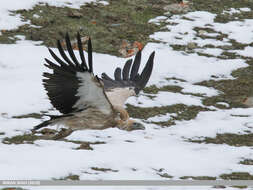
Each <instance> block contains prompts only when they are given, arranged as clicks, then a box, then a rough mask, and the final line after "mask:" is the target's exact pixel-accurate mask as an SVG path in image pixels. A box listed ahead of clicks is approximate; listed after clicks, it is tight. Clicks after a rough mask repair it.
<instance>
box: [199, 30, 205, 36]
mask: <svg viewBox="0 0 253 190" xmlns="http://www.w3.org/2000/svg"><path fill="white" fill-rule="evenodd" d="M198 33H199V35H204V34H205V33H206V31H205V30H199V32H198Z"/></svg>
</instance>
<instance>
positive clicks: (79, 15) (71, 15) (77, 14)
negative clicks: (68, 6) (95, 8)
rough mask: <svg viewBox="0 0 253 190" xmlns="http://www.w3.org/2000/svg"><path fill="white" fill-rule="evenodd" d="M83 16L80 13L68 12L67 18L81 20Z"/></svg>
mask: <svg viewBox="0 0 253 190" xmlns="http://www.w3.org/2000/svg"><path fill="white" fill-rule="evenodd" d="M82 16H83V15H82V13H80V12H78V11H69V12H68V17H71V18H81V17H82Z"/></svg>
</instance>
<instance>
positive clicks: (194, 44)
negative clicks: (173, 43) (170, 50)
mask: <svg viewBox="0 0 253 190" xmlns="http://www.w3.org/2000/svg"><path fill="white" fill-rule="evenodd" d="M187 48H188V49H195V48H197V44H196V43H194V42H189V43H188V44H187Z"/></svg>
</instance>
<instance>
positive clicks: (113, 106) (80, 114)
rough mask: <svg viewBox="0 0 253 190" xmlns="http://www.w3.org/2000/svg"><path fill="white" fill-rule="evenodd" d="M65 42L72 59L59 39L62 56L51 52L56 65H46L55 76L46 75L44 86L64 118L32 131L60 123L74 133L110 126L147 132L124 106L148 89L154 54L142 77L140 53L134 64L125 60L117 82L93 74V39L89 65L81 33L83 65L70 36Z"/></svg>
mask: <svg viewBox="0 0 253 190" xmlns="http://www.w3.org/2000/svg"><path fill="white" fill-rule="evenodd" d="M65 41H66V47H67V51H68V54H69V56H67V55H66V53H65V52H64V50H63V47H62V45H61V42H60V41H59V40H58V41H57V48H58V50H59V53H60V56H61V57H58V56H57V55H56V54H55V53H54V52H53V51H52V50H51V49H49V53H50V54H51V56H52V57H53V58H54V60H55V62H56V63H57V64H56V63H53V62H52V61H50V60H48V59H45V61H46V64H45V66H46V67H48V68H49V69H51V70H52V73H47V72H45V73H43V76H44V77H45V79H43V85H44V88H45V89H46V91H47V95H48V97H49V100H50V102H51V104H52V105H53V106H54V107H55V108H56V109H57V110H59V111H60V112H61V113H62V115H60V116H50V117H51V119H50V120H48V121H45V122H43V123H41V124H39V125H37V126H35V127H34V129H33V130H37V129H40V128H42V127H45V126H48V125H57V124H63V125H64V126H67V127H69V128H70V129H72V130H77V129H105V128H109V127H118V128H120V129H124V130H137V129H145V128H144V126H143V125H142V124H140V123H138V122H135V121H134V120H131V119H129V115H128V113H127V111H126V110H125V109H124V103H125V101H126V100H127V98H128V97H130V96H134V95H137V94H138V93H139V92H140V91H141V90H142V89H143V88H144V87H145V86H146V84H147V82H148V80H149V78H150V76H151V73H152V69H153V61H154V55H155V52H153V53H151V55H150V57H149V59H148V61H147V63H146V65H145V67H144V69H143V71H142V72H141V74H139V73H138V70H139V67H140V62H141V50H140V51H139V52H138V53H137V54H136V56H135V59H134V61H133V62H132V59H129V60H127V61H126V63H125V65H124V68H123V70H121V68H119V67H117V68H116V69H115V71H114V79H112V78H110V77H109V76H108V75H107V74H105V73H102V76H101V78H99V77H98V76H96V75H94V73H93V60H92V44H91V40H90V39H89V40H88V64H87V62H86V60H85V57H84V53H83V47H82V42H81V38H80V34H79V33H78V34H77V46H78V51H79V55H80V60H81V63H80V62H79V61H78V60H77V58H76V56H75V54H74V51H73V48H72V45H71V42H70V38H69V35H68V34H66V37H65Z"/></svg>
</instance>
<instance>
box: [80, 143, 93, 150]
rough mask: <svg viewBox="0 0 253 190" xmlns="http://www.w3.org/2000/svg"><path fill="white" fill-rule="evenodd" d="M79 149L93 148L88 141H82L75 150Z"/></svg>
mask: <svg viewBox="0 0 253 190" xmlns="http://www.w3.org/2000/svg"><path fill="white" fill-rule="evenodd" d="M81 149H83V150H93V148H92V147H91V146H90V144H89V143H85V142H84V143H82V144H81V145H80V146H79V147H78V148H77V150H81Z"/></svg>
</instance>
